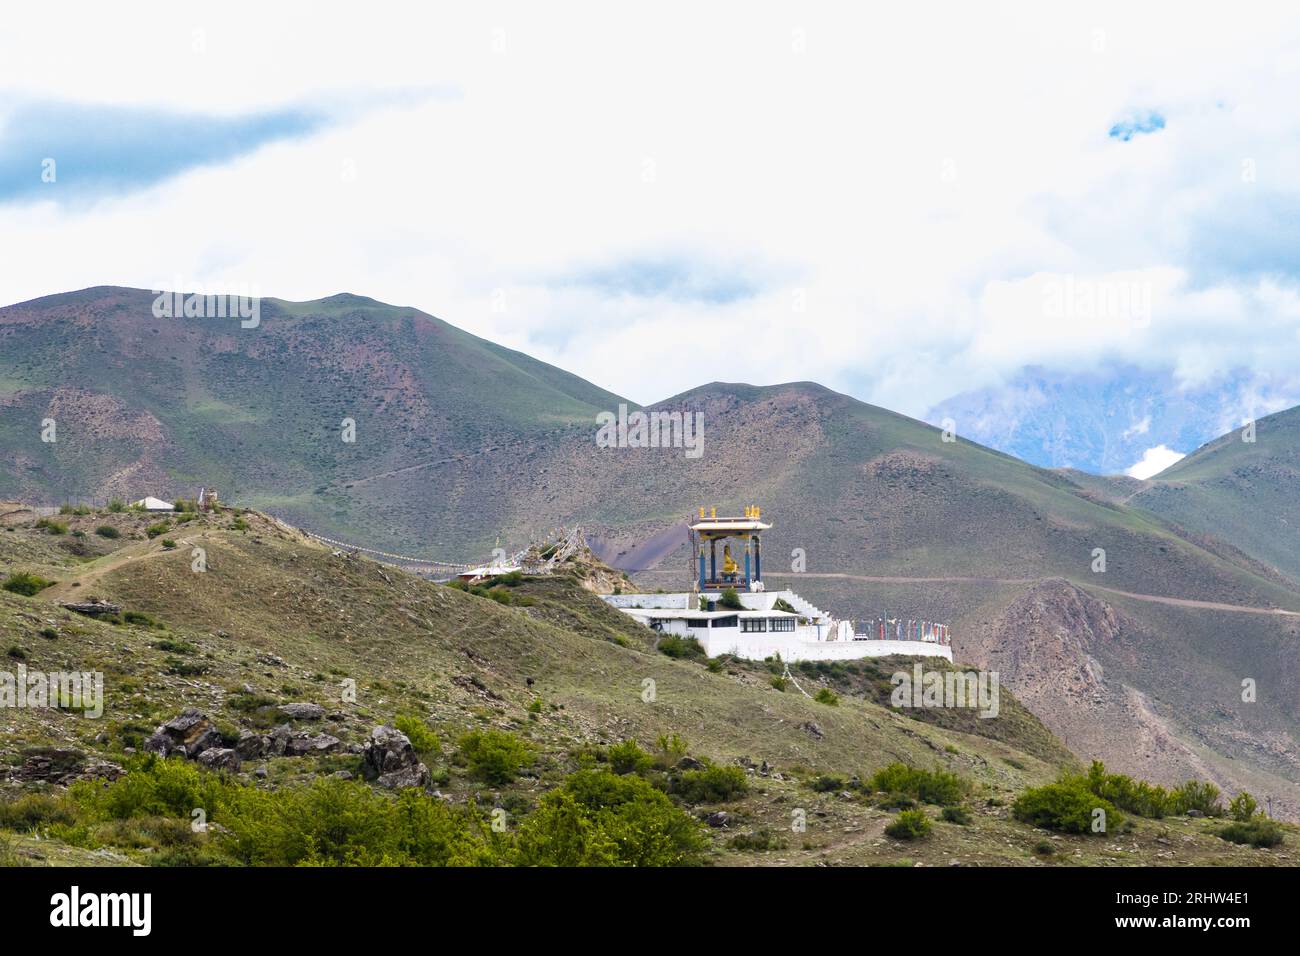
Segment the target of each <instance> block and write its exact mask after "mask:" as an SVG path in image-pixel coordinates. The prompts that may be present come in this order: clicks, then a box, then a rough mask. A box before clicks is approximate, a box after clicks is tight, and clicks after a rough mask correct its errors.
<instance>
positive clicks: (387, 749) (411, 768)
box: [361, 725, 431, 790]
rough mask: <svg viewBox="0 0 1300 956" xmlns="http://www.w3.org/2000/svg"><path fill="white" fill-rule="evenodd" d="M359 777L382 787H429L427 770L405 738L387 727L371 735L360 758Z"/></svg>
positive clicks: (381, 727)
mask: <svg viewBox="0 0 1300 956" xmlns="http://www.w3.org/2000/svg"><path fill="white" fill-rule="evenodd" d="M361 774H362V776H364V777H365V778H366V779H367V780H374V781H377V782H378V783H379V785H380V786H382V787H389V788H390V789H394V790H397V789H401V788H403V787H428V785H429V783H430V782H431V777H430V775H429V768H428V767H426V766H425V765H424V764H423V763H421V762H420V758H419V757H417V756H416V755H415V748H414V747H412V746H411V741H410V739H409V738H407V736H406V734H404V733H402V732H401V731H400V730H398V729H396V728H395V727H389V726H387V725H383V726H379V727H376V728H375V729H374V730H372V731H371V732H370V739H369V740H367V741H366V745H365V748H364V749H363V750H362V755H361Z"/></svg>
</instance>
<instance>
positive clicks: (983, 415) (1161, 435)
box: [925, 364, 1300, 474]
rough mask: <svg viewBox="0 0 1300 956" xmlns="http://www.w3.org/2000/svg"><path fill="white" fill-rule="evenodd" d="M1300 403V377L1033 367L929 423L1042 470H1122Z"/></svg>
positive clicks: (959, 401)
mask: <svg viewBox="0 0 1300 956" xmlns="http://www.w3.org/2000/svg"><path fill="white" fill-rule="evenodd" d="M1297 403H1300V379H1297V378H1295V377H1290V378H1280V377H1276V376H1261V375H1259V374H1257V373H1255V372H1253V371H1251V370H1249V369H1233V370H1229V371H1226V372H1224V373H1223V374H1221V375H1219V376H1217V377H1215V378H1214V379H1212V380H1210V381H1208V382H1205V383H1201V384H1197V385H1187V384H1185V383H1183V382H1181V381H1179V380H1178V378H1177V376H1176V375H1175V374H1174V373H1173V371H1172V370H1163V369H1145V368H1139V367H1137V366H1134V365H1126V364H1110V365H1103V366H1102V367H1101V368H1099V369H1097V370H1095V371H1087V372H1071V371H1059V370H1051V369H1046V368H1041V367H1033V366H1031V367H1028V368H1025V369H1022V370H1021V371H1020V372H1018V373H1017V374H1015V375H1014V376H1012V377H1011V378H1010V379H1009V380H1008V381H1006V382H1003V383H1001V384H999V385H996V386H991V387H988V388H982V389H978V390H975V391H970V392H964V393H962V394H960V395H956V396H954V397H952V398H950V399H947V400H946V401H943V402H941V403H939V404H938V405H936V406H935V407H934V408H932V409H930V410H929V411H928V412H927V413H926V416H925V419H926V421H928V422H931V423H933V424H936V425H940V424H942V422H943V421H944V419H951V420H952V421H954V422H955V423H956V424H957V431H958V433H959V434H962V435H965V436H966V437H967V438H969V439H971V440H972V441H977V442H979V443H980V444H983V445H988V446H989V447H990V448H996V449H998V450H999V451H1004V452H1007V453H1008V454H1011V455H1015V456H1016V457H1017V458H1020V459H1023V460H1024V461H1027V462H1031V463H1033V464H1035V465H1040V466H1042V467H1044V468H1076V469H1080V470H1082V471H1087V472H1092V473H1094V474H1118V473H1122V472H1125V471H1127V470H1128V469H1129V468H1130V467H1132V466H1133V465H1135V464H1136V463H1137V462H1139V461H1141V460H1142V458H1143V454H1144V453H1145V452H1146V451H1147V449H1150V448H1155V447H1158V446H1161V445H1163V446H1165V447H1166V448H1169V449H1171V450H1173V451H1176V452H1182V453H1186V452H1188V451H1190V450H1191V449H1193V448H1196V447H1198V446H1200V445H1202V444H1203V443H1205V442H1207V441H1209V440H1211V439H1212V438H1215V437H1216V436H1218V435H1220V434H1222V433H1224V432H1226V431H1228V430H1229V429H1231V428H1234V427H1236V426H1238V425H1240V424H1241V422H1243V421H1245V420H1246V419H1248V418H1253V417H1258V416H1261V415H1264V414H1266V413H1268V412H1272V411H1276V410H1278V409H1280V408H1286V407H1288V406H1290V405H1295V404H1297Z"/></svg>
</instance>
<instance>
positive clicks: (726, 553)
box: [722, 544, 740, 576]
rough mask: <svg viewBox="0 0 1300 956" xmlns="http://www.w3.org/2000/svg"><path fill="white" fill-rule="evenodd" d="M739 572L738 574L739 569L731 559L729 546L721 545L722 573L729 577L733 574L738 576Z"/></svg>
mask: <svg viewBox="0 0 1300 956" xmlns="http://www.w3.org/2000/svg"><path fill="white" fill-rule="evenodd" d="M739 572H740V567H739V566H738V565H737V564H736V562H735V561H734V560H733V559H732V557H731V545H729V544H726V545H723V546H722V573H723V574H725V575H729V576H730V575H733V574H738V573H739Z"/></svg>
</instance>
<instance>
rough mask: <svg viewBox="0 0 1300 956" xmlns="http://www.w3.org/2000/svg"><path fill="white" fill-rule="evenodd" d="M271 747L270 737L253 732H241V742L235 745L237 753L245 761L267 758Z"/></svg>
mask: <svg viewBox="0 0 1300 956" xmlns="http://www.w3.org/2000/svg"><path fill="white" fill-rule="evenodd" d="M270 747H271V738H270V737H266V736H263V735H262V734H255V733H253V732H252V731H251V730H241V731H240V732H239V742H238V743H236V744H235V752H236V753H238V754H239V756H240V757H241V758H243V759H244V760H256V759H257V758H258V757H263V756H265V755H266V752H267V751H268V750H269V749H270Z"/></svg>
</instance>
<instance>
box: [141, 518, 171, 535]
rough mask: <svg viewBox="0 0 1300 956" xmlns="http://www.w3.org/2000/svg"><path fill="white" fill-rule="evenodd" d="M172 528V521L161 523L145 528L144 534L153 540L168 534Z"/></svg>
mask: <svg viewBox="0 0 1300 956" xmlns="http://www.w3.org/2000/svg"><path fill="white" fill-rule="evenodd" d="M171 526H172V523H171V522H170V521H159V522H158V523H157V524H151V525H149V527H147V528H145V529H144V533H145V534H147V535H148V536H149V537H151V538H156V537H158V535H160V534H164V533H166V531H167V530H168V529H169V528H170V527H171Z"/></svg>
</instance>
